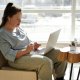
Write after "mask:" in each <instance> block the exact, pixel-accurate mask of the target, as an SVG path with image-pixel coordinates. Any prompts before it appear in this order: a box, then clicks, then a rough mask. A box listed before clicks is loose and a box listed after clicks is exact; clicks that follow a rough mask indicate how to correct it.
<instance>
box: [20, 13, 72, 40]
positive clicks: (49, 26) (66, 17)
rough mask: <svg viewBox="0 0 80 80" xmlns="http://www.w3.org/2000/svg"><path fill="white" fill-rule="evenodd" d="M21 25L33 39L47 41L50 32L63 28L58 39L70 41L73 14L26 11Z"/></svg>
mask: <svg viewBox="0 0 80 80" xmlns="http://www.w3.org/2000/svg"><path fill="white" fill-rule="evenodd" d="M67 22H68V23H67ZM21 26H22V27H23V28H24V30H25V31H26V32H27V33H28V36H29V37H30V38H31V39H32V40H33V41H36V40H37V41H47V39H48V37H49V34H50V33H51V32H54V31H55V30H57V29H59V28H61V29H62V30H61V33H60V36H59V40H58V41H69V39H70V31H71V14H70V13H63V14H62V13H34V14H32V13H28V14H27V13H25V14H23V18H22V24H21Z"/></svg>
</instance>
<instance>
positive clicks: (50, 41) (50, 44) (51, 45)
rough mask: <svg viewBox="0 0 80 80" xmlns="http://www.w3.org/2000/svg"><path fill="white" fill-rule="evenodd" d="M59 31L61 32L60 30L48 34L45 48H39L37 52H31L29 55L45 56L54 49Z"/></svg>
mask: <svg viewBox="0 0 80 80" xmlns="http://www.w3.org/2000/svg"><path fill="white" fill-rule="evenodd" d="M60 31H61V29H59V30H57V31H55V32H53V33H50V35H49V39H48V41H47V44H46V47H45V48H39V50H37V51H32V52H31V53H30V54H46V53H48V52H49V51H50V50H51V49H53V48H55V45H56V42H57V40H58V36H59V33H60Z"/></svg>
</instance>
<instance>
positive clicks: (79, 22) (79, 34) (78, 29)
mask: <svg viewBox="0 0 80 80" xmlns="http://www.w3.org/2000/svg"><path fill="white" fill-rule="evenodd" d="M75 22H76V26H75V37H76V38H77V39H78V40H79V41H80V13H76V19H75Z"/></svg>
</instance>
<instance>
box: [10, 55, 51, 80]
mask: <svg viewBox="0 0 80 80" xmlns="http://www.w3.org/2000/svg"><path fill="white" fill-rule="evenodd" d="M9 65H10V66H11V67H14V68H17V69H24V70H36V71H38V78H39V79H40V80H52V61H51V60H50V59H49V58H47V57H45V56H40V55H32V56H23V57H21V58H19V59H17V60H15V62H14V63H13V62H9Z"/></svg>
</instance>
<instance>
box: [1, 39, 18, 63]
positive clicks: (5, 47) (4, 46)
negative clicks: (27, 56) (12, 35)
mask: <svg viewBox="0 0 80 80" xmlns="http://www.w3.org/2000/svg"><path fill="white" fill-rule="evenodd" d="M0 50H1V52H2V54H3V56H4V57H5V58H6V59H7V60H9V61H12V62H14V60H15V58H16V54H17V51H18V50H13V49H11V45H10V44H9V43H8V42H7V41H6V40H4V39H2V38H0Z"/></svg>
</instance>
